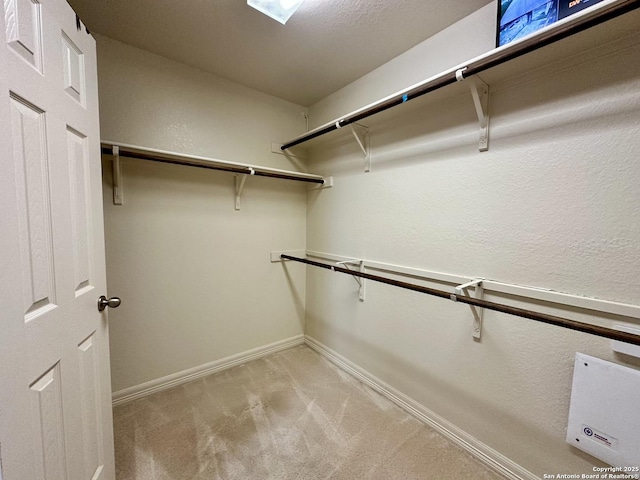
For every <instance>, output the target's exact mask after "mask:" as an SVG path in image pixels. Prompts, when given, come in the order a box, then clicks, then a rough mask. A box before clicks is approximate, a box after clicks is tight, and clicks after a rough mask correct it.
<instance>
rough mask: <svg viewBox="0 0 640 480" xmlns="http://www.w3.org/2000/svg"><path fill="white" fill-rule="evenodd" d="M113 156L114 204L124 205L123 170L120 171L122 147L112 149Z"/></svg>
mask: <svg viewBox="0 0 640 480" xmlns="http://www.w3.org/2000/svg"><path fill="white" fill-rule="evenodd" d="M111 154H112V155H113V204H114V205H122V204H123V199H122V170H120V147H116V146H115V145H114V146H113V147H112V149H111Z"/></svg>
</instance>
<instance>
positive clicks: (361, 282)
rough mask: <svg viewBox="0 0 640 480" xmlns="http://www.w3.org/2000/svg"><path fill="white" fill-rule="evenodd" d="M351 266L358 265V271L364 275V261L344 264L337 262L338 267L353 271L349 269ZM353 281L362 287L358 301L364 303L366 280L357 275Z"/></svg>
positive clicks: (347, 261) (350, 261) (345, 262)
mask: <svg viewBox="0 0 640 480" xmlns="http://www.w3.org/2000/svg"><path fill="white" fill-rule="evenodd" d="M349 264H352V265H353V264H356V265H358V271H359V272H360V273H364V260H346V261H344V262H336V266H344V268H346V269H347V270H351V269H350V268H349ZM353 279H354V280H355V281H356V283H357V284H358V285H359V286H360V289H359V290H358V299H359V300H360V301H361V302H364V300H365V286H366V284H365V279H364V278H362V277H356V276H355V275H354V276H353Z"/></svg>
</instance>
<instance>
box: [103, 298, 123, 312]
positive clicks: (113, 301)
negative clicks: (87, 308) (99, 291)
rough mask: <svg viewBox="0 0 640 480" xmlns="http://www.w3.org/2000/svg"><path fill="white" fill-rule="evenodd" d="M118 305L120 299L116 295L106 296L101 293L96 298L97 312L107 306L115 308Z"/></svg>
mask: <svg viewBox="0 0 640 480" xmlns="http://www.w3.org/2000/svg"><path fill="white" fill-rule="evenodd" d="M119 305H120V299H119V298H118V297H111V298H107V297H105V296H104V295H102V296H101V297H100V298H99V299H98V311H99V312H101V311H103V310H104V309H105V308H107V307H109V308H116V307H117V306H119Z"/></svg>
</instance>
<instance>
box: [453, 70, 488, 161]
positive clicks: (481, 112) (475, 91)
mask: <svg viewBox="0 0 640 480" xmlns="http://www.w3.org/2000/svg"><path fill="white" fill-rule="evenodd" d="M465 70H466V67H465V68H461V69H460V70H457V71H456V79H457V80H458V81H459V82H461V81H463V80H465V76H464V71H465ZM469 80H470V81H469V82H468V85H469V90H470V91H471V97H472V98H473V105H474V107H475V109H476V114H477V115H478V123H479V124H480V139H479V143H478V150H480V151H481V152H486V151H487V150H489V85H487V84H486V83H485V82H484V81H483V80H482V79H481V78H480V77H478V76H477V75H476V76H474V78H472V79H469Z"/></svg>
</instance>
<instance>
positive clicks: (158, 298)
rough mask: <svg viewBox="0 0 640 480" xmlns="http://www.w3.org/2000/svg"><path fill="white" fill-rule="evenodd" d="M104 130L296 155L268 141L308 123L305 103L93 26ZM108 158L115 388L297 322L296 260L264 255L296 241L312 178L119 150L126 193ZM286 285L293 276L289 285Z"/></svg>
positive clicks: (149, 143) (272, 335)
mask: <svg viewBox="0 0 640 480" xmlns="http://www.w3.org/2000/svg"><path fill="white" fill-rule="evenodd" d="M98 70H99V80H100V82H99V83H100V85H99V88H100V114H101V115H100V117H101V129H102V131H101V136H102V138H103V139H106V140H110V141H114V142H121V143H128V144H133V145H140V146H144V147H151V148H157V149H164V150H169V151H175V152H182V153H188V154H195V155H204V156H208V157H214V158H220V159H224V160H231V161H239V162H245V163H253V164H260V165H267V166H271V167H278V168H285V169H295V167H296V165H294V164H293V163H291V162H289V161H288V160H287V159H286V158H285V157H284V156H282V155H275V154H272V153H270V148H271V142H281V141H283V140H286V139H287V138H291V137H294V136H296V135H299V134H300V133H302V132H303V131H304V128H305V120H304V118H303V116H302V112H304V111H305V109H304V108H303V107H300V106H298V105H293V104H291V103H288V102H285V101H283V100H279V99H276V98H273V97H270V96H268V95H265V94H262V93H259V92H255V91H252V90H250V89H247V88H244V87H241V86H239V85H237V84H234V83H232V82H228V81H226V80H222V79H220V78H217V77H214V76H212V75H208V74H205V73H203V72H201V71H198V70H195V69H192V68H189V67H186V66H183V65H180V64H178V63H175V62H171V61H169V60H166V59H163V58H161V57H158V56H155V55H152V54H149V53H146V52H143V51H141V50H138V49H135V48H132V47H129V46H126V45H124V44H121V43H119V42H116V41H113V40H110V39H107V38H104V37H98ZM110 169H111V162H110V157H105V162H104V168H103V170H104V174H105V175H104V194H105V197H104V205H105V210H104V213H105V230H106V248H107V281H108V287H109V294H110V295H117V296H120V297H121V298H122V305H121V306H120V307H119V308H118V309H116V310H113V311H111V312H110V315H109V321H110V329H111V358H112V368H111V371H112V384H113V390H114V391H119V390H122V389H124V388H127V387H131V386H136V385H139V384H141V383H144V382H147V381H150V380H155V379H158V378H160V377H163V376H166V375H169V374H172V373H176V372H180V371H183V370H186V369H189V368H193V367H198V366H200V365H203V364H206V363H208V362H212V361H215V360H218V359H221V358H224V357H227V356H230V355H233V354H236V353H240V352H244V351H247V350H250V349H253V348H256V347H260V346H263V345H267V344H270V343H273V342H277V341H280V340H283V339H286V338H290V337H293V336H295V335H299V334H301V333H303V324H304V299H305V292H304V285H305V280H304V269H303V268H302V267H300V268H298V269H294V270H289V273H290V274H291V278H288V277H287V275H286V272H285V270H284V269H283V268H282V266H281V265H280V264H271V263H270V262H269V253H270V251H272V250H287V249H304V246H305V242H306V239H305V222H306V204H305V203H306V187H305V186H304V185H303V184H298V183H296V182H287V181H282V180H275V179H268V178H257V177H256V178H253V177H252V178H249V179H247V182H246V185H245V190H244V194H243V197H242V206H241V210H240V211H236V210H235V209H234V178H233V175H232V174H229V173H224V172H215V171H209V170H202V169H198V168H189V167H183V166H175V165H164V164H157V163H151V162H145V161H141V160H127V159H125V160H123V166H122V170H123V177H124V205H123V206H114V205H113V202H112V190H111V172H110ZM292 285H294V286H292Z"/></svg>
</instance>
